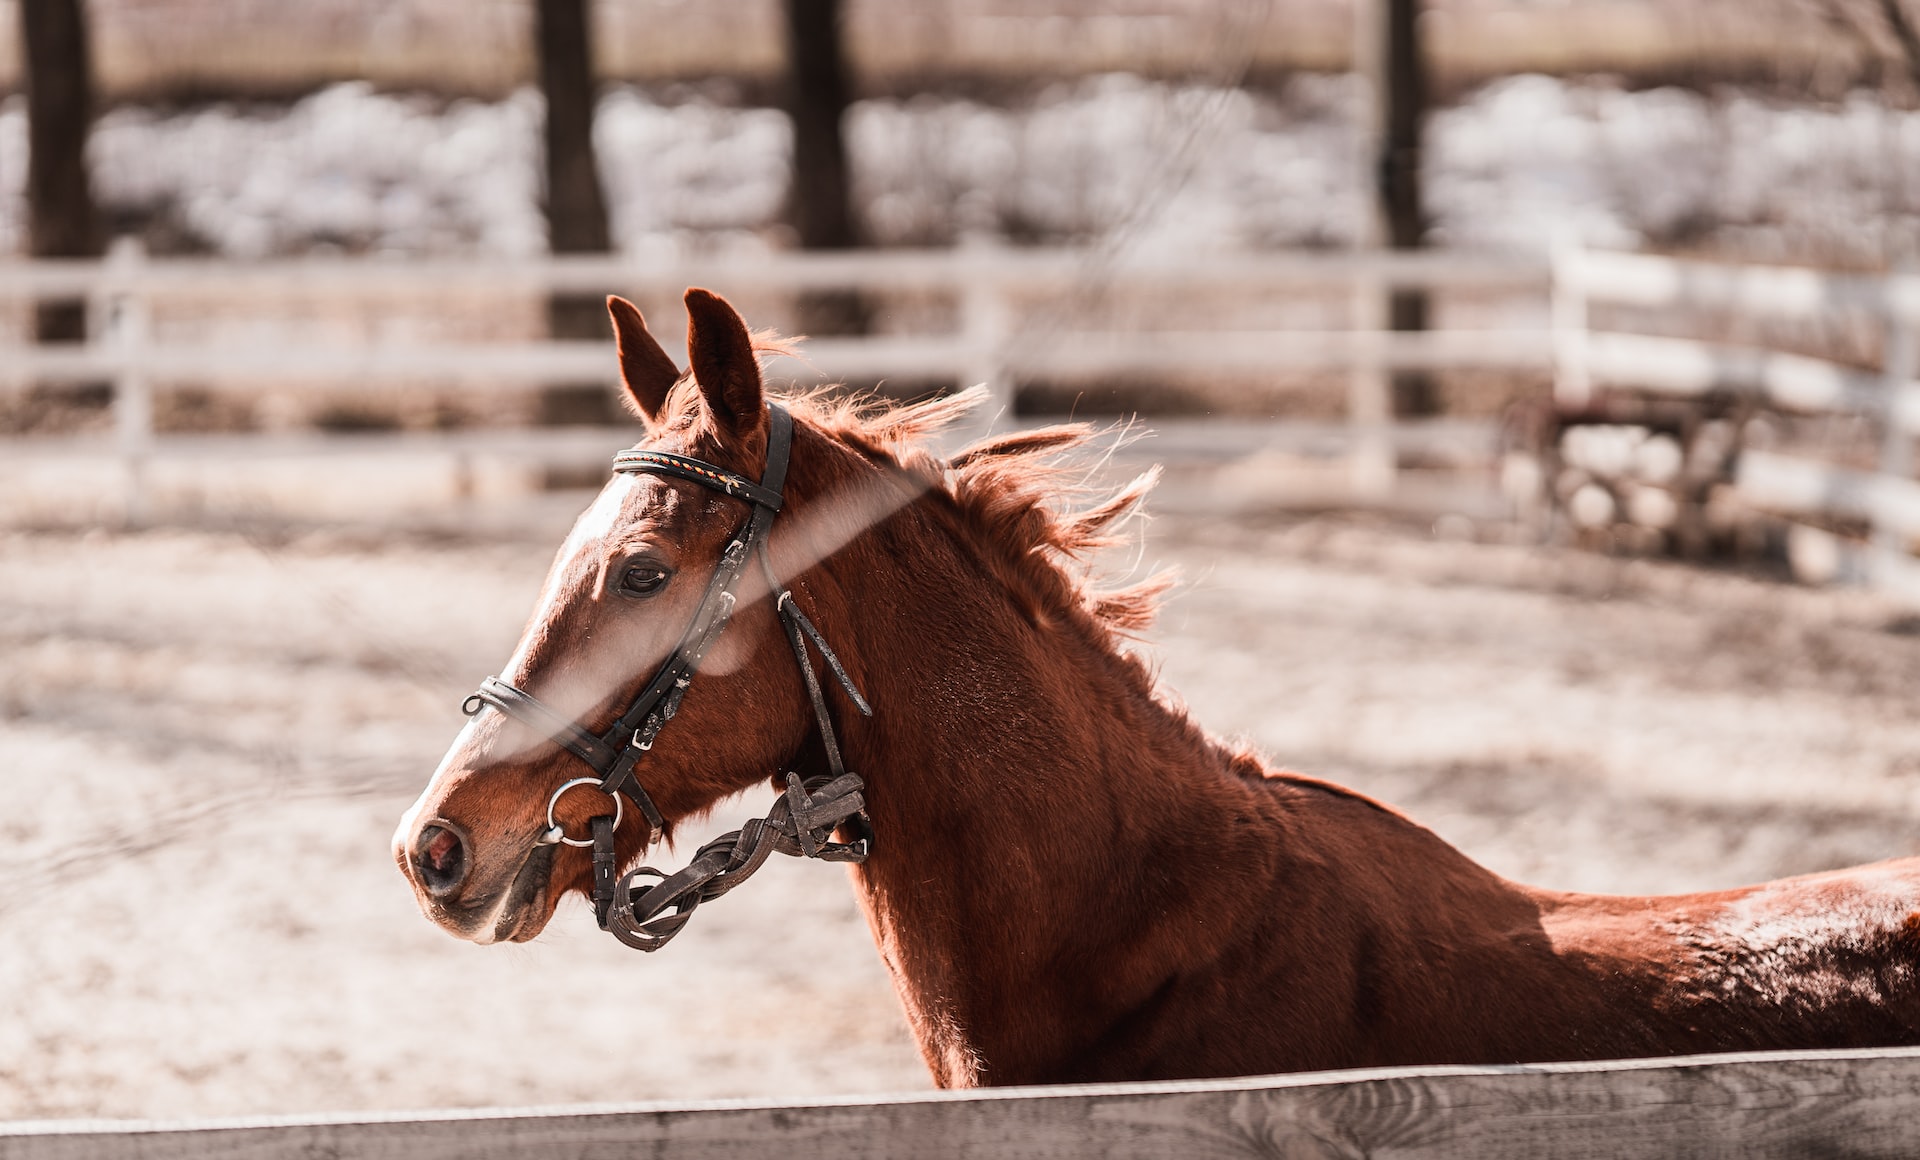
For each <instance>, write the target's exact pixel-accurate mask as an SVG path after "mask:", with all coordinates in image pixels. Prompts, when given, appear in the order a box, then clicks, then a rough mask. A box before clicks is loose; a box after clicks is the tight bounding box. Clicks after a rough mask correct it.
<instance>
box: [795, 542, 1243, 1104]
mask: <svg viewBox="0 0 1920 1160" xmlns="http://www.w3.org/2000/svg"><path fill="white" fill-rule="evenodd" d="M915 507H916V508H920V505H915ZM927 516H928V513H927V512H925V511H924V510H919V511H916V510H915V509H909V511H908V512H904V513H901V515H900V516H898V517H896V519H895V521H890V524H891V526H890V527H888V528H884V529H881V530H880V531H881V532H882V533H891V534H883V535H881V536H876V537H875V538H874V539H884V543H875V542H867V543H865V544H864V545H854V546H852V548H853V549H854V550H850V551H849V552H848V553H847V554H846V555H845V556H844V557H843V559H842V560H841V561H838V562H837V566H836V567H834V568H833V573H834V575H835V578H836V579H837V580H839V581H840V584H839V585H837V586H842V587H844V589H845V593H844V599H845V600H846V601H847V610H846V612H845V613H843V615H845V616H846V618H847V619H846V620H845V622H844V623H847V624H849V625H855V624H857V625H860V626H862V627H861V628H860V629H859V631H858V634H857V638H855V639H849V640H848V642H847V643H848V646H849V647H848V650H847V653H848V657H849V659H850V660H852V661H854V663H855V664H856V667H857V669H858V676H859V677H860V679H861V680H862V682H863V684H865V686H866V687H867V688H868V690H869V691H870V692H871V693H872V700H873V702H874V712H875V716H874V717H873V718H872V719H871V720H861V721H856V722H852V723H850V725H849V727H848V728H846V729H845V730H844V731H843V740H844V743H845V745H846V750H847V756H848V759H849V764H850V766H851V767H852V768H853V769H855V770H856V771H858V772H859V773H861V774H862V776H863V777H865V778H866V780H867V782H868V785H869V787H870V789H869V792H868V798H869V805H870V811H871V814H872V816H873V820H874V826H875V830H876V833H877V842H876V849H875V852H874V854H873V856H872V858H871V859H870V860H869V861H868V862H867V863H866V865H865V866H864V867H861V868H860V869H858V870H857V871H856V872H855V882H856V888H857V892H858V893H859V894H860V895H861V898H862V903H863V905H864V907H865V909H866V912H867V917H868V920H869V922H870V924H871V926H872V929H873V933H874V936H875V939H876V941H877V943H878V944H879V948H880V950H881V953H882V956H883V957H884V958H885V960H886V962H887V965H888V967H889V969H890V970H891V971H892V972H893V974H894V977H895V982H896V984H897V987H898V989H899V991H900V994H901V998H902V1000H903V1003H904V1005H905V1007H906V1010H907V1014H908V1018H909V1020H910V1021H911V1022H912V1023H913V1024H914V1026H915V1030H916V1033H917V1035H918V1038H919V1040H920V1043H921V1047H922V1050H923V1052H924V1053H925V1054H926V1055H927V1059H928V1063H929V1066H930V1067H931V1068H932V1070H933V1071H934V1074H935V1077H936V1079H937V1080H939V1081H940V1082H941V1083H942V1084H943V1085H945V1086H969V1085H972V1084H974V1083H976V1082H980V1081H981V1080H983V1079H985V1080H989V1081H991V1082H995V1083H1007V1082H1021V1081H1023V1080H1026V1079H1032V1078H1038V1077H1040V1076H1042V1075H1045V1074H1047V1073H1048V1068H1049V1067H1050V1066H1052V1065H1054V1064H1055V1063H1056V1062H1057V1061H1055V1060H1051V1059H1048V1058H1047V1056H1048V1054H1049V1052H1051V1051H1053V1050H1054V1049H1055V1045H1060V1044H1071V1043H1073V1042H1074V1040H1075V1039H1076V1037H1080V1036H1082V1035H1083V1033H1084V1030H1085V1029H1084V1028H1078V1027H1075V1026H1071V1025H1068V1023H1067V1022H1064V1021H1068V1020H1070V1018H1071V1017H1070V1016H1068V1015H1067V1014H1066V1013H1068V1012H1072V1011H1074V1010H1075V1009H1076V1008H1084V1007H1085V1004H1084V1003H1083V1002H1081V1001H1080V1000H1081V999H1082V998H1083V997H1082V996H1076V995H1075V994H1072V993H1071V992H1072V991H1074V990H1075V989H1076V988H1081V987H1084V986H1085V985H1086V979H1085V978H1084V977H1083V976H1082V975H1081V974H1080V973H1079V971H1077V970H1075V969H1073V967H1072V964H1081V965H1082V969H1084V970H1085V971H1090V972H1097V973H1098V975H1099V976H1100V980H1101V981H1100V984H1099V986H1100V987H1101V988H1103V989H1104V990H1107V991H1110V992H1112V993H1113V995H1114V996H1115V1000H1114V1001H1115V1002H1116V1003H1118V1004H1121V1005H1124V1003H1125V1002H1127V1001H1129V1000H1128V998H1127V992H1128V989H1129V987H1133V986H1135V985H1136V982H1135V979H1136V977H1137V986H1139V987H1148V988H1150V987H1151V986H1153V985H1156V984H1155V983H1154V980H1155V979H1157V978H1159V977H1160V974H1159V973H1158V972H1160V971H1161V970H1162V967H1163V964H1158V963H1153V962H1146V961H1140V962H1137V963H1136V962H1134V961H1133V960H1135V959H1138V958H1139V957H1140V956H1139V954H1138V951H1139V948H1140V946H1141V938H1142V935H1143V933H1144V931H1143V928H1144V927H1145V926H1150V925H1152V924H1154V923H1157V922H1162V921H1164V920H1165V918H1166V917H1167V914H1168V913H1169V912H1170V911H1171V910H1175V909H1182V908H1186V907H1189V906H1196V905H1197V906H1212V905H1215V904H1216V903H1217V902H1218V901H1219V900H1215V899H1209V898H1205V897H1200V896H1199V895H1203V894H1204V893H1205V890H1206V886H1205V883H1204V882H1203V883H1202V885H1201V886H1198V887H1196V886H1195V885H1194V879H1195V878H1196V875H1194V874H1192V873H1190V872H1185V868H1184V867H1182V866H1180V865H1178V863H1180V862H1188V863H1192V864H1197V865H1199V866H1203V867H1204V866H1220V865H1231V864H1234V863H1235V861H1236V860H1237V861H1238V862H1239V864H1241V865H1253V864H1260V863H1263V862H1268V861H1270V860H1271V858H1272V857H1273V850H1274V843H1273V841H1272V838H1273V835H1272V833H1271V831H1270V830H1263V831H1262V832H1261V833H1260V834H1259V835H1258V836H1257V837H1256V835H1255V833H1254V830H1255V829H1256V827H1254V826H1251V825H1249V824H1248V823H1249V822H1250V821H1251V819H1252V818H1253V817H1254V815H1255V813H1256V811H1260V810H1262V809H1264V808H1265V807H1264V805H1263V804H1262V803H1261V802H1259V801H1256V800H1255V799H1256V798H1260V797H1263V796H1265V795H1263V794H1262V793H1261V791H1260V790H1259V789H1258V788H1257V780H1250V779H1248V778H1247V777H1245V776H1236V775H1235V774H1234V772H1233V771H1232V770H1231V768H1230V767H1231V766H1232V765H1233V764H1234V762H1235V761H1236V759H1235V757H1234V756H1233V755H1232V754H1231V753H1229V752H1228V751H1226V750H1225V749H1223V748H1222V747H1221V746H1219V745H1217V744H1216V743H1214V742H1213V741H1211V740H1210V739H1209V738H1207V737H1206V736H1205V734H1204V733H1203V732H1202V731H1201V730H1199V729H1198V728H1197V727H1196V726H1194V725H1193V724H1192V723H1191V722H1190V721H1189V720H1188V719H1187V718H1186V716H1185V715H1184V714H1182V713H1180V712H1178V711H1176V710H1174V709H1171V708H1169V707H1168V706H1166V705H1164V704H1162V703H1160V702H1159V701H1157V700H1156V699H1155V698H1154V697H1153V695H1152V690H1151V684H1150V679H1149V677H1148V676H1147V674H1146V673H1145V671H1144V670H1143V669H1142V667H1141V666H1140V665H1139V664H1138V663H1137V662H1135V661H1133V660H1131V659H1129V658H1127V657H1125V656H1122V655H1120V654H1119V653H1117V652H1116V650H1115V649H1114V647H1113V645H1112V644H1111V642H1110V641H1109V640H1108V639H1107V634H1106V633H1105V632H1104V631H1103V630H1102V629H1101V628H1100V627H1099V626H1097V625H1095V624H1093V623H1092V622H1091V621H1089V620H1088V619H1087V618H1086V617H1085V616H1084V615H1083V614H1081V613H1079V612H1077V611H1076V610H1071V609H1058V610H1054V611H1053V612H1051V613H1048V614H1045V615H1043V616H1040V617H1037V618H1030V617H1029V616H1028V615H1025V614H1023V613H1022V612H1021V611H1020V610H1019V608H1018V607H1017V605H1016V602H1015V599H1014V597H1013V596H1012V594H1011V593H1009V592H1008V590H1007V589H1006V587H1005V586H1004V584H1002V583H999V582H996V580H995V579H994V577H993V574H992V570H991V569H989V568H987V567H986V566H985V565H984V564H982V563H981V562H980V560H979V559H978V558H977V555H975V554H974V553H973V552H972V551H971V548H970V545H967V544H965V543H963V542H960V541H959V540H958V538H957V535H958V534H957V533H955V532H954V531H953V530H952V529H950V528H947V527H944V526H943V525H942V521H940V520H938V519H930V518H927ZM1256 774H1257V770H1256ZM1198 877H1200V878H1202V879H1204V877H1205V876H1204V875H1200V876H1198ZM1161 941H1162V942H1164V941H1165V940H1164V939H1163V940H1161ZM1063 967H1064V968H1066V969H1064V970H1063ZM983 1068H984V1069H985V1070H986V1074H985V1075H984V1076H983V1074H982V1070H983Z"/></svg>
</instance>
